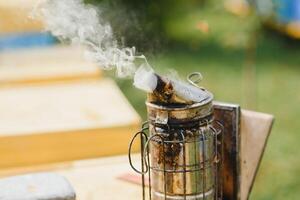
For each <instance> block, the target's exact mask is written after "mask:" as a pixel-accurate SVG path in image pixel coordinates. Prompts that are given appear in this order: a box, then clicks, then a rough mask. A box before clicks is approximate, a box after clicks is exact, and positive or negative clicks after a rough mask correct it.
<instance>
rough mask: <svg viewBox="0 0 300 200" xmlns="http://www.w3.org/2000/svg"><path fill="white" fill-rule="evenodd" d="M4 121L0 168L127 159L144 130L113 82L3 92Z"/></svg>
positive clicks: (0, 101)
mask: <svg viewBox="0 0 300 200" xmlns="http://www.w3.org/2000/svg"><path fill="white" fill-rule="evenodd" d="M0 121H1V123H0V158H1V159H0V168H9V167H13V166H23V165H32V164H39V163H49V162H59V161H66V160H75V159H84V158H91V157H98V156H108V155H116V154H122V153H127V150H128V143H129V141H130V139H131V137H132V135H133V133H134V132H135V131H137V130H138V129H139V126H140V118H139V116H138V115H137V113H136V112H135V111H134V109H133V108H132V107H131V106H130V104H129V103H128V101H127V100H126V98H125V97H124V96H123V94H122V93H121V91H120V90H119V88H118V87H117V86H116V84H115V83H114V82H113V81H112V80H109V79H104V80H102V81H96V80H94V81H92V80H89V81H86V80H84V81H72V82H68V83H53V84H45V85H31V86H29V85H27V86H26V87H22V86H18V87H8V88H6V87H5V88H0ZM135 149H136V148H135Z"/></svg>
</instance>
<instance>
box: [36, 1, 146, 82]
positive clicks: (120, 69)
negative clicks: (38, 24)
mask: <svg viewBox="0 0 300 200" xmlns="http://www.w3.org/2000/svg"><path fill="white" fill-rule="evenodd" d="M34 15H35V16H38V17H42V18H43V21H44V23H45V28H46V30H47V31H50V32H51V33H52V34H53V35H54V36H56V37H58V38H59V39H61V40H68V41H70V42H71V43H73V44H82V45H84V46H86V47H87V50H86V53H85V54H86V56H87V57H88V59H91V60H93V61H94V62H96V63H97V64H98V65H99V66H100V67H102V68H103V69H105V70H111V69H116V72H117V75H118V76H119V77H130V76H132V75H133V74H134V72H135V71H136V69H137V66H136V65H135V63H134V62H135V59H136V58H138V57H141V56H136V52H135V48H134V47H130V48H129V47H126V48H121V47H120V46H119V44H118V42H117V40H116V38H115V37H114V34H113V31H112V28H111V25H110V24H109V23H108V22H105V21H104V20H103V17H102V16H101V9H98V8H96V7H94V6H92V5H86V4H84V3H83V1H82V0H44V1H41V2H40V3H39V4H38V5H37V8H36V9H35V11H34Z"/></svg>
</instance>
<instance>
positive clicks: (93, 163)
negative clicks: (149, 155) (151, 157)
mask: <svg viewBox="0 0 300 200" xmlns="http://www.w3.org/2000/svg"><path fill="white" fill-rule="evenodd" d="M133 160H134V161H135V163H136V162H138V160H139V157H138V156H137V155H134V156H133ZM45 171H51V172H55V173H58V174H60V175H63V176H64V177H66V178H67V179H68V180H69V181H70V183H71V185H72V186H73V187H74V189H75V191H76V194H77V200H101V199H103V200H120V199H122V200H127V199H128V200H140V199H141V186H139V185H137V184H133V183H129V182H127V181H124V180H121V179H120V178H119V177H121V176H124V175H126V174H132V175H134V176H135V175H136V174H135V172H133V170H132V169H131V168H130V166H129V163H128V158H127V156H126V155H123V156H117V157H107V158H101V159H91V160H82V161H75V162H66V163H60V164H52V165H43V166H42V165H41V166H35V167H25V168H14V169H9V170H1V171H0V177H6V176H12V175H18V174H24V173H32V172H45Z"/></svg>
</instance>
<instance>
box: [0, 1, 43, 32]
mask: <svg viewBox="0 0 300 200" xmlns="http://www.w3.org/2000/svg"><path fill="white" fill-rule="evenodd" d="M37 2H38V0H26V1H24V0H9V1H7V0H0V33H15V32H32V31H40V30H42V28H43V23H42V22H41V21H40V20H36V19H35V20H33V19H30V18H29V16H30V13H31V11H32V9H33V8H34V6H35V5H36V3H37Z"/></svg>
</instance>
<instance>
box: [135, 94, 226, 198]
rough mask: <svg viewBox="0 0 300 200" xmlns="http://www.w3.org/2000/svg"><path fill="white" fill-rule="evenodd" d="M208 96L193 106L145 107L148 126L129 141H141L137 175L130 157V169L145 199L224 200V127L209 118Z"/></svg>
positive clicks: (211, 108) (209, 104) (210, 95)
mask: <svg viewBox="0 0 300 200" xmlns="http://www.w3.org/2000/svg"><path fill="white" fill-rule="evenodd" d="M208 94H209V95H208V96H209V98H207V99H205V100H204V101H202V102H199V103H194V104H191V105H187V104H176V105H174V104H166V105H158V104H155V103H151V102H147V103H146V105H147V110H148V122H147V124H148V126H146V124H144V125H143V128H142V130H141V131H140V132H138V133H137V134H136V135H135V136H134V138H133V140H134V139H135V138H136V137H137V136H140V138H141V148H142V151H141V156H142V159H141V164H142V170H141V171H139V170H137V169H136V168H134V166H133V165H132V163H131V158H130V154H129V161H130V164H131V166H132V167H133V169H134V170H135V171H137V172H138V173H140V174H142V183H143V200H145V199H146V196H149V199H150V200H219V199H222V189H221V188H220V186H221V179H220V176H219V174H220V168H221V161H222V134H221V133H222V131H221V130H222V125H221V124H219V123H217V122H215V121H214V119H213V106H212V100H213V96H212V94H210V93H209V92H208ZM216 127H217V128H216ZM146 131H149V134H148V135H147V134H146ZM132 143H133V141H132V142H131V145H132ZM129 150H130V149H129ZM145 174H148V178H147V180H146V177H145V176H144V175H145ZM146 181H147V182H148V185H149V188H148V195H146V189H145V185H146Z"/></svg>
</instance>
